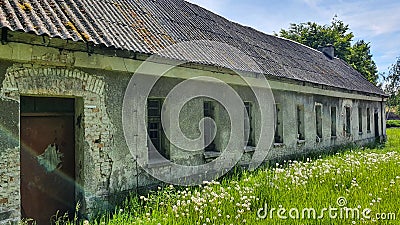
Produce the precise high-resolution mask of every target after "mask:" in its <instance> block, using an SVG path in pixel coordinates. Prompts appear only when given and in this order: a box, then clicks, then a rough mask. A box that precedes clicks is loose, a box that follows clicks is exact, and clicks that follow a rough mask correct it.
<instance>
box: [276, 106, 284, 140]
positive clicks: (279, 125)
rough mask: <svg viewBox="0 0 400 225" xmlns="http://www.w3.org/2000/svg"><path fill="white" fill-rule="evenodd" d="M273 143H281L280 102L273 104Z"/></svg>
mask: <svg viewBox="0 0 400 225" xmlns="http://www.w3.org/2000/svg"><path fill="white" fill-rule="evenodd" d="M275 143H283V121H282V108H281V105H280V104H275Z"/></svg>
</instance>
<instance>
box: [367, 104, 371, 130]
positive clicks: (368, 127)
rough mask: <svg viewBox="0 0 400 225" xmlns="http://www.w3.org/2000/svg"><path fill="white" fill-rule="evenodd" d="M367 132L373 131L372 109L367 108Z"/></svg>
mask: <svg viewBox="0 0 400 225" xmlns="http://www.w3.org/2000/svg"><path fill="white" fill-rule="evenodd" d="M367 132H371V110H370V108H367Z"/></svg>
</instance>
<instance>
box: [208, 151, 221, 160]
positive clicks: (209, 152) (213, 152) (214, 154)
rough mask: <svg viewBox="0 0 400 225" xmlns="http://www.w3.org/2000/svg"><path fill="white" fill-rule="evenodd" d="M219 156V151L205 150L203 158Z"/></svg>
mask: <svg viewBox="0 0 400 225" xmlns="http://www.w3.org/2000/svg"><path fill="white" fill-rule="evenodd" d="M220 156H221V152H217V151H205V152H204V158H205V159H216V158H218V157H220Z"/></svg>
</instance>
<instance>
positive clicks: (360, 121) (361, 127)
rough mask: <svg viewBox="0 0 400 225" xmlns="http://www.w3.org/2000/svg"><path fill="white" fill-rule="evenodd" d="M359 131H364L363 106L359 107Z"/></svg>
mask: <svg viewBox="0 0 400 225" xmlns="http://www.w3.org/2000/svg"><path fill="white" fill-rule="evenodd" d="M358 132H359V133H360V134H362V132H363V120H362V108H361V107H358Z"/></svg>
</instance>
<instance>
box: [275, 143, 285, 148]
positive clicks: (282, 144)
mask: <svg viewBox="0 0 400 225" xmlns="http://www.w3.org/2000/svg"><path fill="white" fill-rule="evenodd" d="M283 147H285V144H284V143H274V148H283Z"/></svg>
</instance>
